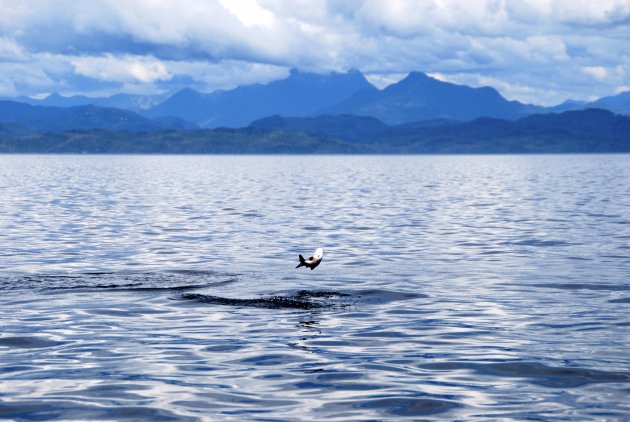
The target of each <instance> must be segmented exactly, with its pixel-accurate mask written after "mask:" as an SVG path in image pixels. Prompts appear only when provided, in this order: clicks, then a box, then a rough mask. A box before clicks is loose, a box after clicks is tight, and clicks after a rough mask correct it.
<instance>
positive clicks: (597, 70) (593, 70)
mask: <svg viewBox="0 0 630 422" xmlns="http://www.w3.org/2000/svg"><path fill="white" fill-rule="evenodd" d="M582 71H583V72H584V73H586V74H587V75H590V76H592V77H593V78H595V79H597V80H598V81H605V80H606V78H608V70H606V68H605V67H602V66H585V67H583V68H582Z"/></svg>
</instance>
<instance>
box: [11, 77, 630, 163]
mask: <svg viewBox="0 0 630 422" xmlns="http://www.w3.org/2000/svg"><path fill="white" fill-rule="evenodd" d="M18 100H22V101H15V100H4V101H0V144H2V145H3V149H1V150H3V151H5V152H10V151H14V152H55V151H57V152H86V151H87V152H90V151H91V152H125V151H127V152H181V153H192V152H232V153H238V152H266V153H271V152H274V153H277V152H359V153H365V152H370V153H405V152H414V153H416V152H422V153H444V152H462V153H463V152H536V151H538V152H604V151H610V152H615V151H617V152H618V151H630V147H629V146H628V143H629V142H628V138H629V137H630V125H629V124H628V122H629V121H630V117H628V115H630V92H626V93H622V94H619V95H616V96H612V97H605V98H602V99H599V100H597V101H594V102H591V103H581V102H575V101H567V102H565V103H563V104H561V105H558V106H556V107H552V108H544V107H540V106H535V105H530V104H523V103H520V102H518V101H508V100H506V99H505V98H503V97H502V96H501V95H500V94H499V93H498V92H497V91H496V90H495V89H493V88H491V87H482V88H472V87H468V86H463V85H456V84H451V83H447V82H443V81H440V80H438V79H435V78H432V77H430V76H429V75H426V74H424V73H420V72H412V73H410V74H409V75H408V76H407V77H406V78H404V79H402V80H401V81H399V82H397V83H395V84H392V85H390V86H388V87H386V88H385V89H382V90H379V89H377V88H375V87H374V86H373V85H372V84H370V83H369V82H368V80H367V79H366V78H365V77H364V75H363V74H362V73H361V72H360V71H358V70H351V71H349V72H346V73H331V74H328V75H317V74H312V73H304V72H299V71H297V70H293V71H291V73H290V75H289V76H288V77H287V78H286V79H283V80H279V81H274V82H270V83H268V84H254V85H248V86H242V87H237V88H234V89H231V90H224V91H216V92H213V93H210V94H204V93H199V92H196V91H194V90H192V89H184V90H181V91H179V92H177V93H175V94H174V95H171V96H163V97H151V96H146V97H145V96H137V95H125V94H119V95H115V96H112V97H103V98H96V99H91V98H88V97H82V96H74V97H63V96H60V95H51V96H49V97H47V98H45V99H41V100H35V99H24V98H18ZM111 105H118V107H112V106H111ZM593 107H597V108H593ZM611 110H612V111H611ZM613 111H614V113H613ZM615 113H618V114H615ZM110 138H111V139H110ZM113 140H116V142H114V141H113ZM227 140H229V142H228V143H226V142H227ZM56 142H57V143H58V142H62V143H61V144H56ZM191 142H198V144H196V145H193V144H191Z"/></svg>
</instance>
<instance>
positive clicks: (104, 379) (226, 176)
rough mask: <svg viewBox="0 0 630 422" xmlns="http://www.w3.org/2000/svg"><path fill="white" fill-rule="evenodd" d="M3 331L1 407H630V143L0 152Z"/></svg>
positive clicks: (72, 412)
mask: <svg viewBox="0 0 630 422" xmlns="http://www.w3.org/2000/svg"><path fill="white" fill-rule="evenodd" d="M316 247H323V248H324V259H323V261H322V263H321V265H320V266H319V267H318V268H316V269H315V270H313V271H311V270H308V269H305V268H299V269H296V268H295V266H296V265H297V263H298V258H297V257H298V254H303V255H305V256H310V255H309V254H310V253H312V251H313V250H314V249H315V248H316ZM0 329H1V331H0V419H12V420H49V419H63V420H134V421H136V420H151V421H161V420H222V421H223V420H226V421H230V420H233V421H249V420H252V421H253V420H256V421H287V420H291V421H299V420H309V421H311V420H339V421H351V420H392V421H393V420H401V419H405V418H409V419H415V420H418V419H421V420H426V419H440V420H497V419H503V420H549V419H556V420H557V419H560V420H628V419H629V418H630V155H576V156H551V155H549V156H35V155H26V156H20V155H4V156H0Z"/></svg>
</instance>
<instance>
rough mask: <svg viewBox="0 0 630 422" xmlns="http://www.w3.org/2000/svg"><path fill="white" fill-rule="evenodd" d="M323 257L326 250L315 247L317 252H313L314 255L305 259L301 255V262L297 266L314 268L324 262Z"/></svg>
mask: <svg viewBox="0 0 630 422" xmlns="http://www.w3.org/2000/svg"><path fill="white" fill-rule="evenodd" d="M323 257H324V250H323V249H322V248H317V249H315V252H313V256H311V257H310V258H309V259H304V257H303V256H302V255H300V256H299V259H300V263H299V264H298V265H297V267H295V268H300V267H307V268H310V269H311V270H314V269H315V267H317V266H318V265H319V263H320V262H322V258H323Z"/></svg>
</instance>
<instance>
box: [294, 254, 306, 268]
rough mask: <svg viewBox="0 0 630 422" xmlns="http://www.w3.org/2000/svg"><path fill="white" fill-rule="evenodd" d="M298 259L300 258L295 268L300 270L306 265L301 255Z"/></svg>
mask: <svg viewBox="0 0 630 422" xmlns="http://www.w3.org/2000/svg"><path fill="white" fill-rule="evenodd" d="M299 257H300V263H299V264H298V265H297V267H295V268H300V267H303V266H305V265H306V261H305V260H304V257H303V256H302V255H299Z"/></svg>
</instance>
